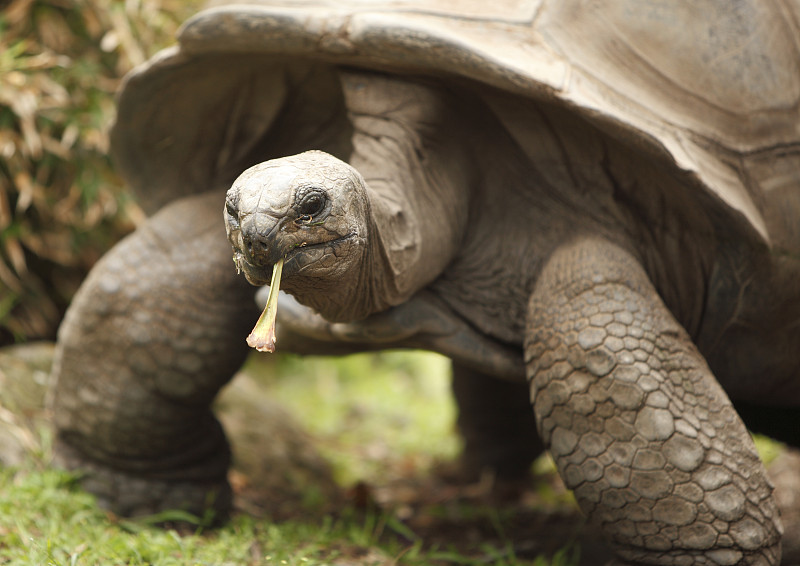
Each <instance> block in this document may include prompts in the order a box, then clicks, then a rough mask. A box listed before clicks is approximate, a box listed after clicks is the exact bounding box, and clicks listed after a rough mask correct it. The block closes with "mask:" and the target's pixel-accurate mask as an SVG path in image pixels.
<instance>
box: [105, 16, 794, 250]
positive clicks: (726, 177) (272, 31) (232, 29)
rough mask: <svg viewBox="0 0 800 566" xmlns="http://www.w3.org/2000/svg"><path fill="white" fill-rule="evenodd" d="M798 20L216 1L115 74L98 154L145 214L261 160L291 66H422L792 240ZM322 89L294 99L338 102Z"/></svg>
mask: <svg viewBox="0 0 800 566" xmlns="http://www.w3.org/2000/svg"><path fill="white" fill-rule="evenodd" d="M798 22H800V4H798V3H797V2H784V1H782V0H749V1H748V0H743V1H739V2H730V1H729V0H707V1H705V2H695V1H693V0H648V1H647V2H643V1H641V0H608V1H606V2H596V1H591V0H493V1H492V2H486V1H485V0H438V1H435V0H384V1H375V0H296V1H294V2H289V1H286V0H284V1H281V0H275V1H259V2H253V3H249V4H242V3H237V4H230V5H220V6H216V7H212V8H210V9H207V10H205V11H202V12H200V13H199V14H197V15H196V16H195V17H193V18H192V19H190V20H189V21H188V22H186V23H185V24H184V26H183V28H182V30H181V32H180V34H179V38H178V45H177V46H175V47H173V48H170V49H167V50H165V51H163V52H162V53H160V54H159V55H157V56H156V57H154V58H153V59H152V60H151V61H150V62H148V63H147V64H145V65H144V66H142V67H141V68H139V69H137V70H135V71H134V72H133V73H132V74H131V75H130V76H129V77H128V78H127V80H126V81H125V83H124V88H123V90H122V91H121V93H120V97H119V112H118V118H117V122H116V124H115V126H114V129H113V132H112V144H113V151H114V154H115V157H116V159H117V162H118V164H119V166H120V168H121V170H122V172H123V174H124V175H125V176H126V178H127V180H128V181H129V183H130V184H131V186H132V187H133V188H134V190H135V191H136V192H137V193H138V194H139V195H140V197H141V198H142V201H143V203H144V205H145V207H146V209H148V210H149V211H154V210H156V209H157V208H159V207H160V206H162V205H163V204H164V203H165V202H167V201H169V200H171V199H173V198H175V197H178V196H181V195H185V194H190V193H194V192H199V191H202V190H207V189H211V188H216V187H223V186H226V185H227V184H229V183H230V181H231V179H232V178H234V177H235V176H236V175H237V174H238V172H240V171H241V170H243V169H244V168H245V167H247V166H249V165H250V164H252V162H255V161H260V160H264V159H267V158H269V157H273V155H264V151H261V150H260V149H259V148H261V149H263V146H264V140H265V138H267V137H268V136H269V132H270V128H271V127H272V126H273V124H274V123H275V122H276V121H277V120H279V119H280V116H281V111H282V109H283V108H285V107H286V105H287V104H288V103H289V101H290V100H291V97H292V89H293V88H295V86H296V85H297V84H298V81H301V79H298V78H297V76H296V75H298V73H297V69H298V68H301V67H303V66H304V65H306V68H307V69H309V67H307V66H308V65H309V64H313V65H316V66H312V67H310V69H311V70H310V71H308V70H307V71H306V72H305V74H302V73H300V74H302V75H303V78H302V81H305V83H304V84H307V83H308V81H309V80H315V77H319V80H320V81H324V80H325V68H326V66H330V65H331V64H336V65H349V66H358V67H364V68H372V69H379V70H383V71H390V72H396V73H413V74H422V75H434V76H436V77H439V78H441V79H442V80H452V81H463V83H464V85H470V84H472V85H480V84H484V85H489V86H491V87H494V88H497V89H502V90H504V91H507V92H512V93H514V94H515V95H519V96H522V97H527V98H530V99H532V100H537V101H546V102H548V103H555V104H559V105H562V106H564V107H566V108H569V109H570V110H571V111H574V112H575V113H577V114H579V115H581V116H583V117H584V118H585V119H586V120H588V121H591V122H593V123H594V124H595V125H597V126H598V127H599V128H600V129H602V130H603V131H605V132H607V133H608V135H611V136H615V137H616V138H618V139H620V140H623V141H625V142H626V143H629V144H632V145H635V146H636V147H637V148H640V149H642V150H643V152H644V153H643V154H644V155H647V156H649V158H652V159H660V160H664V162H666V163H668V164H670V166H672V167H674V168H675V171H676V174H680V175H682V176H683V177H685V178H686V179H687V183H690V184H694V185H696V187H697V188H698V190H705V191H708V192H709V194H710V195H711V196H712V198H714V199H715V200H717V201H719V202H720V203H722V204H723V205H724V207H726V208H727V209H728V210H729V212H730V213H731V219H735V220H736V221H738V222H741V223H742V225H743V226H749V228H752V231H753V233H754V234H756V236H755V237H756V238H757V239H761V240H763V241H765V242H767V243H768V244H770V245H773V246H774V245H778V246H782V247H786V248H789V249H794V251H798V250H797V249H796V248H797V247H798V242H800V222H798V218H800V105H799V103H800V29H798V25H799V24H798ZM312 90H313V89H312ZM326 92H327V91H325V90H324V89H321V90H320V92H319V93H318V95H317V96H318V99H316V100H315V99H314V98H313V96H314V95H313V94H312V95H309V96H310V97H311V98H310V99H309V101H307V102H308V103H309V104H319V105H320V108H323V109H324V107H325V105H326V104H335V102H326V101H325V97H326V96H328V95H327V94H326ZM320 112H322V113H323V114H324V110H320ZM283 149H285V148H284V147H281V148H277V149H274V148H273V151H275V152H277V153H281V151H282V150H283ZM640 155H641V154H640Z"/></svg>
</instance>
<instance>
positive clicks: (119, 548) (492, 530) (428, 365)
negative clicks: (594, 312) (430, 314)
mask: <svg viewBox="0 0 800 566" xmlns="http://www.w3.org/2000/svg"><path fill="white" fill-rule="evenodd" d="M244 372H245V373H247V374H249V375H251V376H257V377H258V383H259V388H261V389H262V391H261V392H260V394H263V395H265V396H266V397H269V398H271V399H272V400H275V401H277V402H278V403H279V404H280V405H282V406H284V407H286V408H287V409H288V411H289V413H290V414H291V415H292V416H293V417H294V418H296V419H297V420H298V421H299V422H300V423H301V425H302V426H303V427H304V428H305V429H307V430H308V431H309V433H310V435H311V437H313V438H314V439H316V441H317V442H316V445H318V446H319V447H320V450H321V452H322V454H323V455H324V456H325V458H326V459H328V460H329V461H330V462H331V463H332V467H333V470H334V476H335V478H336V480H337V481H338V483H339V484H340V485H341V486H342V490H343V491H344V492H345V493H347V491H346V490H347V489H348V488H350V487H352V486H353V485H354V484H356V483H360V484H362V485H368V486H370V489H371V488H372V487H373V486H374V487H375V489H377V488H379V487H381V486H386V485H387V484H390V483H392V482H393V481H395V480H397V479H398V478H401V477H403V476H409V477H412V478H417V479H419V478H425V477H426V476H427V475H428V474H431V473H432V469H433V468H434V467H435V466H436V464H437V463H439V462H442V461H448V460H451V459H452V458H453V457H455V455H456V454H457V452H458V448H459V443H458V440H457V438H456V435H455V433H454V430H453V423H454V418H455V409H454V406H453V402H452V400H451V396H450V392H449V367H448V362H447V361H446V360H445V359H444V358H441V357H439V356H436V355H434V354H426V353H413V354H409V353H384V354H377V355H374V354H373V355H357V356H349V357H345V358H341V359H330V358H314V357H312V358H305V359H303V358H298V357H293V356H282V355H280V356H267V355H262V356H254V357H253V358H252V359H251V360H250V361H249V363H248V364H247V365H246V367H245V370H244ZM37 438H38V442H39V444H40V447H39V448H38V449H36V450H33V451H32V453H31V454H30V456H29V458H28V460H27V461H26V462H25V463H24V464H23V465H21V466H19V467H16V468H6V469H2V470H0V565H6V564H9V565H11V564H13V565H70V566H71V565H105V564H115V565H116V564H119V565H122V564H131V565H139V564H153V565H165V566H167V565H186V566H193V565H200V564H220V565H227V564H231V565H261V564H265V565H285V564H286V565H303V566H305V565H309V566H315V565H328V564H331V565H337V564H338V565H342V566H344V565H353V566H365V565H373V564H381V565H393V564H408V565H427V564H431V565H436V564H466V565H468V564H486V563H489V564H496V565H498V566H504V565H505V566H517V565H523V564H528V565H530V564H534V565H535V566H546V565H547V564H550V563H552V564H554V565H558V566H566V565H568V564H575V563H577V555H576V554H575V547H569V548H567V549H565V550H563V551H560V552H557V553H556V554H555V555H554V556H552V558H551V559H546V558H544V557H528V559H527V560H524V559H522V558H518V557H517V556H516V554H515V550H514V546H513V545H512V544H511V541H510V539H511V538H512V536H511V534H509V531H510V529H512V527H513V525H514V523H515V521H517V519H518V516H517V511H516V510H514V509H511V508H509V509H504V508H497V507H492V506H487V505H485V504H481V503H475V502H463V501H461V502H459V501H449V502H443V503H441V504H430V505H428V506H427V507H423V508H417V509H416V510H415V513H416V514H417V517H418V518H419V517H421V518H422V519H424V520H423V521H422V522H418V524H425V523H426V522H427V523H432V524H434V525H437V524H439V523H442V524H443V525H445V526H446V527H447V528H449V529H450V530H451V531H452V533H449V534H448V533H444V534H442V536H438V535H437V536H436V537H433V538H434V539H435V540H427V537H428V535H430V534H431V533H436V532H437V529H438V528H437V527H435V526H434V528H429V529H427V530H426V531H424V532H422V531H419V530H418V528H417V524H415V523H413V522H411V523H409V522H407V521H406V520H404V519H402V518H401V515H402V514H401V513H399V512H398V509H402V508H403V504H402V502H401V504H399V505H397V506H393V505H384V506H382V507H381V508H378V507H375V506H367V507H365V508H364V507H360V506H359V505H357V504H356V503H355V502H354V501H353V499H352V496H348V497H345V498H344V500H343V503H341V504H340V505H339V506H338V507H337V508H335V509H331V508H330V506H327V507H326V506H325V505H324V504H323V503H320V502H319V501H314V498H313V497H312V498H311V500H310V501H307V502H301V504H299V505H298V508H297V513H296V514H295V515H293V516H289V517H288V518H287V517H283V518H281V519H280V520H276V519H274V518H272V517H270V516H269V515H268V514H267V516H253V515H250V514H247V513H243V512H237V513H235V514H234V515H233V517H232V518H231V520H230V521H229V522H227V523H226V524H224V525H223V526H221V527H219V528H214V529H210V528H204V527H191V528H187V527H186V525H187V524H188V523H187V521H184V522H183V525H184V526H183V527H181V528H180V529H179V531H180V532H179V531H178V530H175V529H168V528H167V529H165V528H158V527H155V526H153V525H154V524H155V523H156V522H158V521H164V520H166V521H173V523H174V522H175V521H180V520H181V519H186V518H187V517H186V516H185V515H182V514H180V513H171V514H170V513H165V514H161V515H160V516H158V517H150V518H144V519H139V520H129V519H122V518H119V517H116V516H114V515H112V514H109V513H106V512H105V511H103V510H101V509H100V508H98V507H97V505H96V504H95V501H94V499H93V497H92V496H90V495H88V494H86V493H85V492H83V491H82V490H81V489H80V487H79V483H78V481H77V479H76V478H75V477H74V476H73V475H71V474H69V473H66V472H63V471H58V470H55V469H52V467H50V466H49V465H48V462H49V457H50V455H49V452H50V450H49V448H48V447H49V445H50V437H49V433H48V432H47V430H43V431H39V432H38V437H37ZM411 505H412V506H413V505H416V504H414V503H412V504H411ZM315 509H317V510H318V511H315ZM190 519H191V518H190ZM189 522H191V521H189ZM469 529H472V530H475V531H476V532H478V531H480V532H481V533H484V534H488V536H487V537H486V540H484V539H483V538H482V539H481V542H479V543H476V544H475V545H474V546H473V547H470V548H465V546H464V544H463V541H462V540H460V539H462V538H464V537H465V536H466V533H467V531H468V530H469Z"/></svg>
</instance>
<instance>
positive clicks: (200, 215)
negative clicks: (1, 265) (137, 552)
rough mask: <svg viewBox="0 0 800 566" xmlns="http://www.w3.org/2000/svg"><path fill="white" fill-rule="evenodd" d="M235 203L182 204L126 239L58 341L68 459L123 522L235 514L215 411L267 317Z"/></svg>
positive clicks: (59, 451)
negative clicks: (164, 513) (234, 216)
mask: <svg viewBox="0 0 800 566" xmlns="http://www.w3.org/2000/svg"><path fill="white" fill-rule="evenodd" d="M223 202H224V196H223V194H222V193H213V194H212V193H209V194H205V195H199V196H195V197H189V198H186V199H182V200H180V201H177V202H176V203H174V204H172V205H170V206H168V207H166V208H165V209H163V210H162V211H160V212H159V213H158V214H156V215H155V216H154V217H153V218H151V219H150V220H148V222H147V223H146V224H145V225H143V226H142V227H141V228H139V229H138V230H137V231H136V232H135V233H134V234H132V235H130V236H128V237H127V238H126V239H124V240H123V241H122V242H120V243H119V244H118V245H117V246H116V247H115V248H113V249H112V250H111V251H110V252H109V253H108V254H106V256H105V257H104V258H103V259H102V260H101V261H100V262H98V264H97V266H96V267H95V268H94V269H93V270H92V272H91V273H90V275H89V277H88V278H87V280H86V281H85V282H84V284H83V286H82V287H81V289H80V291H79V292H78V294H77V295H76V297H75V299H74V301H73V303H72V305H71V307H70V309H69V311H68V313H67V315H66V317H65V320H64V323H63V324H62V327H61V329H60V331H59V341H58V348H57V353H56V362H55V365H54V376H55V380H56V381H55V386H54V391H53V396H52V406H53V412H54V419H55V425H56V432H57V440H56V442H57V445H56V457H57V459H58V460H59V461H60V463H62V464H63V465H65V466H67V467H69V468H74V469H80V470H82V471H84V472H86V473H85V475H84V480H83V481H84V485H85V487H86V488H87V489H88V490H89V491H91V492H94V493H95V494H96V495H97V496H98V498H99V500H100V502H101V504H103V505H104V506H106V507H109V508H111V509H112V510H113V511H115V512H117V513H119V514H123V515H139V514H149V513H153V512H156V511H159V510H161V509H171V508H180V509H186V510H189V511H192V512H194V513H198V514H200V513H202V512H204V511H205V509H206V508H207V506H208V505H211V506H212V507H213V508H215V509H216V510H217V511H219V512H224V511H225V510H226V508H227V507H228V506H229V502H230V501H229V500H230V490H229V488H228V484H227V480H226V475H227V468H228V464H229V460H230V455H229V450H228V446H227V442H226V440H225V436H224V433H223V431H222V429H221V427H220V425H219V423H218V422H217V421H216V419H215V418H214V416H213V415H212V413H211V410H210V404H211V402H212V400H213V399H214V397H215V395H216V393H217V391H218V390H219V389H220V388H221V387H222V386H223V385H224V384H225V383H226V382H227V381H228V380H229V379H230V378H231V376H232V375H233V373H234V372H235V371H236V370H237V369H238V368H239V366H240V365H241V364H242V362H243V360H244V358H245V356H246V354H247V350H248V348H247V345H246V344H245V341H244V337H245V336H246V335H247V331H248V329H249V326H250V325H251V324H252V322H253V320H255V316H257V312H255V311H257V309H256V308H255V304H254V302H253V294H254V292H255V289H254V288H253V287H250V286H249V285H248V284H247V283H246V282H245V280H244V278H242V277H237V276H236V270H235V268H234V266H233V263H232V262H231V250H230V246H229V244H228V242H227V240H226V238H225V232H224V229H223V223H222V219H221V216H222V213H221V209H222V203H223Z"/></svg>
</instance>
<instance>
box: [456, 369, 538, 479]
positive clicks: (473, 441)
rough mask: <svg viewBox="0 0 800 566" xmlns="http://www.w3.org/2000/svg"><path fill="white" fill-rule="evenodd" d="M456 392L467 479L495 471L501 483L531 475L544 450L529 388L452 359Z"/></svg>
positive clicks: (462, 457) (458, 422) (463, 462)
mask: <svg viewBox="0 0 800 566" xmlns="http://www.w3.org/2000/svg"><path fill="white" fill-rule="evenodd" d="M453 394H454V397H455V400H456V403H457V405H458V421H457V425H458V430H459V433H460V434H461V436H462V438H463V439H464V450H463V452H462V455H461V467H462V470H461V472H462V474H463V475H464V479H466V480H469V481H474V480H476V479H478V478H479V477H480V475H481V474H482V473H483V472H486V471H488V472H491V473H493V474H494V476H495V478H496V479H497V480H498V482H500V485H502V484H503V483H514V482H518V481H522V480H525V479H527V478H528V475H529V473H530V469H531V464H532V463H533V461H534V460H535V459H536V457H537V456H538V455H539V454H541V452H542V451H543V450H544V446H542V443H541V441H540V440H539V437H538V435H537V433H536V422H535V420H534V418H533V414H532V413H531V404H530V401H529V399H528V386H527V385H526V384H525V383H524V382H520V383H516V382H512V381H505V380H500V379H496V378H494V377H491V376H488V375H485V374H483V373H480V372H478V371H475V370H473V369H471V368H468V367H466V366H463V365H460V364H458V363H456V362H454V363H453Z"/></svg>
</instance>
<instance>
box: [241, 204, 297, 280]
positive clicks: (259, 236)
mask: <svg viewBox="0 0 800 566" xmlns="http://www.w3.org/2000/svg"><path fill="white" fill-rule="evenodd" d="M269 220H274V222H271V223H270V222H269ZM285 225H286V217H282V218H279V219H276V218H272V217H269V216H266V215H259V218H258V220H257V221H254V222H248V223H247V224H245V225H243V226H242V230H241V242H242V246H241V249H240V250H239V251H240V252H241V253H242V255H243V256H244V259H245V261H247V263H249V264H251V265H252V266H254V267H257V268H261V269H267V268H272V266H273V265H275V264H276V263H277V262H278V260H279V259H280V258H282V257H284V256H285V255H286V254H287V253H288V252H289V251H290V250H291V248H292V245H291V242H289V241H287V240H288V239H287V238H282V237H280V236H281V235H282V234H281V233H282V232H283V228H284V226H285Z"/></svg>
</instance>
